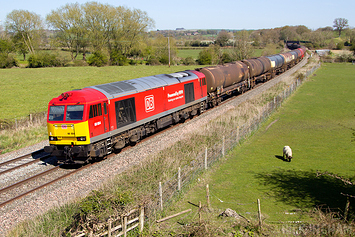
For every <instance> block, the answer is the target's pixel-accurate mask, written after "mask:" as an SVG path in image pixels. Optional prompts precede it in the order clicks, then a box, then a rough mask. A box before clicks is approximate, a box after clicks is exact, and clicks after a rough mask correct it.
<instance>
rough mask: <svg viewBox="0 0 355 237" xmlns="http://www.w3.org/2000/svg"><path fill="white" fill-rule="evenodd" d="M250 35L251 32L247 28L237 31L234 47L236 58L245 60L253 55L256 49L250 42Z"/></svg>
mask: <svg viewBox="0 0 355 237" xmlns="http://www.w3.org/2000/svg"><path fill="white" fill-rule="evenodd" d="M249 37H250V35H249V32H248V31H246V30H242V31H239V32H237V33H236V37H235V39H236V41H235V48H234V53H235V59H236V60H243V59H246V58H251V57H252V55H253V51H254V50H253V47H252V46H251V44H250V42H249V41H250V40H249Z"/></svg>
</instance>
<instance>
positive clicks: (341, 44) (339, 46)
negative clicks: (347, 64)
mask: <svg viewBox="0 0 355 237" xmlns="http://www.w3.org/2000/svg"><path fill="white" fill-rule="evenodd" d="M337 49H338V50H342V49H344V44H343V43H341V42H339V43H337Z"/></svg>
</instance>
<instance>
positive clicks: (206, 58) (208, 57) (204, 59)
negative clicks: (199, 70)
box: [197, 49, 212, 65]
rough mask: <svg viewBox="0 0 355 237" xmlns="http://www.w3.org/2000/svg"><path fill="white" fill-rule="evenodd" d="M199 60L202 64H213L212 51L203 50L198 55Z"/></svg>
mask: <svg viewBox="0 0 355 237" xmlns="http://www.w3.org/2000/svg"><path fill="white" fill-rule="evenodd" d="M197 62H198V63H199V64H200V65H211V64H212V53H211V52H210V51H209V50H208V49H204V50H202V51H201V52H200V53H199V55H198V59H197Z"/></svg>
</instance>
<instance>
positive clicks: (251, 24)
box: [0, 0, 355, 30]
mask: <svg viewBox="0 0 355 237" xmlns="http://www.w3.org/2000/svg"><path fill="white" fill-rule="evenodd" d="M5 1H6V0H1V2H3V3H2V4H0V21H1V22H0V24H1V25H3V23H4V22H5V20H6V16H7V14H9V13H11V12H12V11H13V10H28V11H30V12H34V13H36V14H38V15H40V16H41V17H42V18H43V19H45V17H46V15H47V14H49V13H50V12H51V11H52V10H57V9H58V8H60V7H62V6H64V5H66V4H68V3H75V2H78V3H79V4H83V3H86V2H88V0H86V1H84V0H77V1H71V0H54V1H52V0H31V1H29V0H8V1H6V2H5ZM96 2H100V3H103V4H109V5H112V6H116V7H118V6H124V7H127V8H130V9H139V10H142V11H145V12H146V13H147V14H148V16H149V17H150V18H152V19H153V20H154V21H155V26H154V27H153V28H152V29H150V30H175V29H176V28H184V29H190V30H192V29H234V30H242V29H247V30H249V29H270V28H277V27H282V26H286V25H289V26H297V25H305V26H307V27H308V28H309V29H311V30H316V29H318V28H320V27H326V26H333V21H334V19H335V18H345V19H348V21H349V26H350V27H355V14H354V10H355V1H353V0H347V1H345V0H337V1H335V0H297V1H280V0H244V1H241V0H213V1H211V0H204V1H200V0H195V1H193V0H180V1H174V0H165V1H163V0H131V1H127V0H125V1H123V0H96Z"/></svg>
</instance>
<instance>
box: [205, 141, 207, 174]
mask: <svg viewBox="0 0 355 237" xmlns="http://www.w3.org/2000/svg"><path fill="white" fill-rule="evenodd" d="M205 170H207V147H206V148H205Z"/></svg>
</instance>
